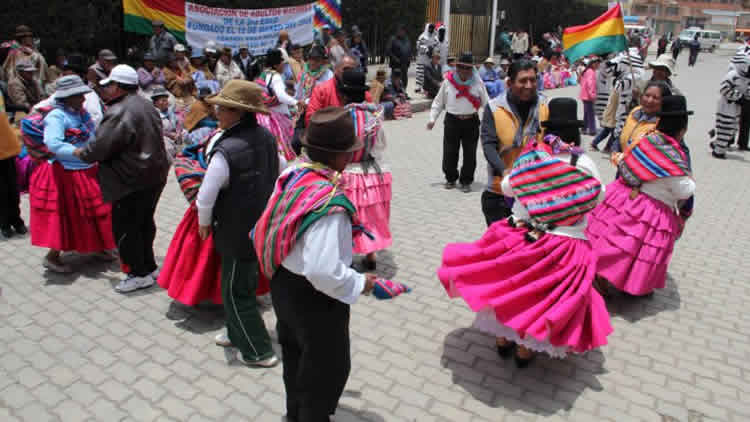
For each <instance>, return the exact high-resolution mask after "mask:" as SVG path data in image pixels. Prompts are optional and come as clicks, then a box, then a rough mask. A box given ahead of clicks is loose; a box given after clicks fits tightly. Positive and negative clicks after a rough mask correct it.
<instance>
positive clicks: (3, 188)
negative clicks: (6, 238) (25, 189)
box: [0, 157, 23, 228]
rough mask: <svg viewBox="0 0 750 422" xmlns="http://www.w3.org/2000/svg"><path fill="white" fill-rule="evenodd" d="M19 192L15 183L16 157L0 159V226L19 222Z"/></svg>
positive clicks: (21, 221)
mask: <svg viewBox="0 0 750 422" xmlns="http://www.w3.org/2000/svg"><path fill="white" fill-rule="evenodd" d="M21 223H23V220H22V219H21V194H20V193H19V192H18V183H16V157H10V158H8V159H5V160H0V227H3V228H6V227H9V226H12V225H15V224H21Z"/></svg>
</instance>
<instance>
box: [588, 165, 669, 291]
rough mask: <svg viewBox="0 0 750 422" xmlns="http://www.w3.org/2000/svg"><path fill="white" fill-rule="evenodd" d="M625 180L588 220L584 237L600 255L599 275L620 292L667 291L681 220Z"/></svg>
mask: <svg viewBox="0 0 750 422" xmlns="http://www.w3.org/2000/svg"><path fill="white" fill-rule="evenodd" d="M631 190H632V188H631V187H629V186H628V185H626V184H625V183H624V182H623V181H622V180H621V179H617V180H615V181H614V182H612V183H610V184H609V185H608V186H607V194H606V196H605V198H604V201H602V202H601V203H600V204H599V205H598V206H597V207H596V208H595V209H594V210H593V211H591V212H590V213H589V215H588V227H587V228H586V237H587V238H588V239H589V241H590V242H591V247H592V249H593V251H594V253H595V254H596V262H597V267H596V271H597V274H598V275H600V276H601V277H604V278H606V279H607V280H609V282H610V283H612V285H614V286H615V287H616V288H618V289H619V290H622V291H624V292H626V293H629V294H632V295H637V296H640V295H645V294H648V293H650V292H652V291H653V290H654V289H663V288H664V286H665V283H666V278H667V267H668V266H669V261H670V260H671V259H672V251H673V249H674V243H675V241H676V240H677V238H678V237H679V235H680V233H681V232H682V224H681V221H680V217H679V216H678V215H677V214H676V213H675V212H674V210H672V209H671V208H670V207H668V206H667V205H666V204H664V203H663V202H661V201H659V200H657V199H654V198H652V197H650V196H648V195H646V194H643V193H640V194H638V196H636V197H635V199H630V192H631Z"/></svg>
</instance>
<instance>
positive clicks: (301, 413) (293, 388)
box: [271, 267, 351, 422]
mask: <svg viewBox="0 0 750 422" xmlns="http://www.w3.org/2000/svg"><path fill="white" fill-rule="evenodd" d="M271 298H272V300H273V309H274V311H275V312H276V317H277V319H278V322H277V323H276V332H277V333H278V336H279V344H280V345H281V353H282V361H283V363H284V388H285V389H286V409H287V417H289V418H290V419H291V420H294V421H296V422H329V420H330V419H329V416H330V415H332V414H334V413H335V412H336V407H337V406H338V403H339V398H340V397H341V394H342V393H343V392H344V386H345V385H346V381H347V379H348V378H349V372H350V370H351V356H350V349H349V347H350V344H349V305H347V304H345V303H343V302H340V301H338V300H336V299H334V298H332V297H330V296H327V295H325V294H323V293H321V292H320V291H318V290H316V289H315V288H314V287H313V286H312V284H310V282H309V281H307V279H306V278H304V277H301V276H299V275H296V274H294V273H292V272H290V271H289V270H287V269H286V268H284V267H279V269H278V270H277V271H276V274H274V276H273V278H272V279H271Z"/></svg>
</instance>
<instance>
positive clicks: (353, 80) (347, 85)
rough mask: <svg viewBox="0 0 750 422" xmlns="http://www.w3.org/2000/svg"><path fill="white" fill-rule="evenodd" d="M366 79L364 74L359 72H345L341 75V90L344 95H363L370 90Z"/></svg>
mask: <svg viewBox="0 0 750 422" xmlns="http://www.w3.org/2000/svg"><path fill="white" fill-rule="evenodd" d="M365 80H366V77H365V74H364V72H360V71H359V70H352V69H350V70H345V71H344V73H342V74H341V82H340V85H339V89H340V90H341V92H343V93H344V94H349V93H357V94H361V93H363V92H365V91H367V90H368V89H370V88H369V87H368V86H367V84H366V83H365Z"/></svg>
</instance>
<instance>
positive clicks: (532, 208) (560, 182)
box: [510, 135, 602, 228]
mask: <svg viewBox="0 0 750 422" xmlns="http://www.w3.org/2000/svg"><path fill="white" fill-rule="evenodd" d="M563 152H568V153H572V154H573V155H574V156H575V155H577V151H576V149H574V148H571V147H570V146H568V145H567V144H564V143H562V142H560V141H559V138H557V137H556V136H552V135H548V136H546V137H545V139H544V143H540V142H538V141H532V142H530V143H529V144H527V146H526V148H525V150H524V152H523V154H521V156H520V157H518V159H517V160H516V162H515V163H514V164H513V169H512V170H511V173H510V185H511V188H512V189H513V194H514V196H515V197H516V198H517V199H518V200H519V201H521V204H523V206H524V207H526V208H527V209H528V211H529V215H530V216H531V219H532V222H534V223H537V224H540V225H543V226H546V227H547V228H552V227H555V226H572V225H575V224H576V223H578V222H579V221H581V220H582V219H583V217H584V215H585V214H586V213H587V212H589V211H591V210H592V209H593V208H594V206H595V205H596V199H597V197H598V196H599V193H600V192H601V190H602V185H601V183H600V182H599V181H598V180H597V179H595V178H594V177H592V176H591V175H589V174H588V173H586V172H584V171H583V170H581V169H579V168H578V167H576V166H574V165H572V164H571V163H569V162H566V161H563V160H560V159H559V158H557V157H555V154H559V153H563Z"/></svg>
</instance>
